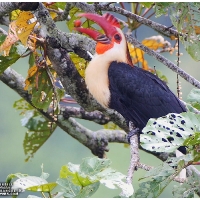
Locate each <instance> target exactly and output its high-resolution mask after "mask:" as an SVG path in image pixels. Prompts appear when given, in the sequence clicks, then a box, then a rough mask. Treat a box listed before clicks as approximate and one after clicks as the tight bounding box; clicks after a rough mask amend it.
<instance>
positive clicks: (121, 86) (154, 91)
mask: <svg viewBox="0 0 200 200" xmlns="http://www.w3.org/2000/svg"><path fill="white" fill-rule="evenodd" d="M108 77H109V89H110V92H111V99H110V104H109V106H110V107H111V108H113V109H115V110H117V111H118V112H119V113H121V114H122V115H123V116H124V118H125V119H126V120H128V121H133V122H134V123H136V125H137V126H138V127H139V128H140V129H142V128H143V127H144V126H145V125H146V123H147V121H148V120H149V119H150V118H158V117H161V116H164V115H166V114H168V113H181V112H184V111H185V107H184V106H183V105H182V103H181V102H180V101H179V100H178V98H177V97H176V96H175V95H174V94H173V93H172V92H171V90H170V89H169V88H168V86H167V85H166V84H165V83H164V82H163V81H161V80H160V79H159V78H158V77H157V76H155V75H154V74H152V73H150V72H147V71H145V70H142V69H140V68H138V67H131V66H129V65H127V64H125V63H117V62H112V63H111V65H110V67H109V70H108Z"/></svg>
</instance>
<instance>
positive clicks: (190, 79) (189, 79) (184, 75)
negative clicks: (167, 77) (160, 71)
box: [126, 35, 200, 89]
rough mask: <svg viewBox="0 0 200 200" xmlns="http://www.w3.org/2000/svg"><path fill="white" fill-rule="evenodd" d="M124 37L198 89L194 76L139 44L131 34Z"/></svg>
mask: <svg viewBox="0 0 200 200" xmlns="http://www.w3.org/2000/svg"><path fill="white" fill-rule="evenodd" d="M126 38H127V40H128V42H130V43H131V44H133V45H134V46H135V47H137V48H140V49H142V50H143V51H144V52H146V53H147V54H148V55H150V56H152V57H154V58H155V59H156V60H158V61H160V62H161V63H163V64H164V65H165V66H167V67H168V68H169V69H171V70H172V71H174V72H176V73H177V74H178V75H180V76H181V77H182V78H184V79H185V80H186V81H187V82H189V83H191V84H192V85H194V86H195V87H197V88H199V89H200V82H199V81H198V80H197V79H195V78H194V77H192V76H191V75H189V74H188V73H186V72H185V71H183V70H182V69H181V68H179V67H177V66H176V65H175V64H173V63H172V62H171V61H169V60H168V59H166V58H165V57H164V56H162V55H160V54H158V53H156V52H155V51H153V50H151V49H149V48H148V47H146V46H144V45H143V44H141V43H140V42H138V41H137V40H136V39H135V38H133V37H131V36H127V35H126Z"/></svg>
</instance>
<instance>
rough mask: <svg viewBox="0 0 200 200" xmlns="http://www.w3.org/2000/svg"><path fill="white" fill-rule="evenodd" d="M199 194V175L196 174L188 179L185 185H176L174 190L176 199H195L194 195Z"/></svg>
mask: <svg viewBox="0 0 200 200" xmlns="http://www.w3.org/2000/svg"><path fill="white" fill-rule="evenodd" d="M197 192H198V193H199V192H200V182H199V177H198V175H197V174H196V173H194V172H193V173H192V175H191V176H189V177H187V180H186V181H185V182H184V183H183V184H181V185H180V184H179V185H174V187H173V190H172V194H173V196H174V197H175V198H194V194H195V193H197Z"/></svg>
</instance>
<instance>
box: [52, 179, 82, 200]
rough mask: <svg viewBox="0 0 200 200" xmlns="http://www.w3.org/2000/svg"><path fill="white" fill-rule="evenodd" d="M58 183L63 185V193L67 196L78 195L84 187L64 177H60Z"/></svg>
mask: <svg viewBox="0 0 200 200" xmlns="http://www.w3.org/2000/svg"><path fill="white" fill-rule="evenodd" d="M56 183H57V184H58V185H60V186H61V187H62V190H63V191H64V194H63V195H64V197H67V198H73V197H76V196H77V195H78V194H79V192H80V190H81V188H82V187H81V186H80V185H75V184H73V183H72V182H71V181H70V180H69V179H64V178H59V179H58V180H57V181H56Z"/></svg>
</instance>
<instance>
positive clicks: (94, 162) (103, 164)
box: [80, 157, 111, 176]
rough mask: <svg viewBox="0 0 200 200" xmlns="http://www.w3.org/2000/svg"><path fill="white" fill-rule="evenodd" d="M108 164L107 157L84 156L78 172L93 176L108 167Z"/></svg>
mask: <svg viewBox="0 0 200 200" xmlns="http://www.w3.org/2000/svg"><path fill="white" fill-rule="evenodd" d="M110 164H111V162H110V160H108V159H97V158H96V157H93V158H85V159H83V162H82V163H81V165H80V172H81V173H84V174H87V175H90V176H93V175H96V174H97V173H100V172H101V171H103V170H105V169H106V168H108V167H109V166H110Z"/></svg>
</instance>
